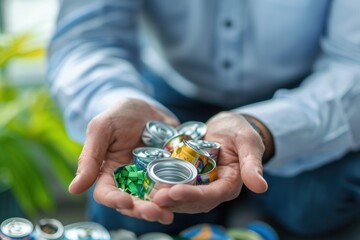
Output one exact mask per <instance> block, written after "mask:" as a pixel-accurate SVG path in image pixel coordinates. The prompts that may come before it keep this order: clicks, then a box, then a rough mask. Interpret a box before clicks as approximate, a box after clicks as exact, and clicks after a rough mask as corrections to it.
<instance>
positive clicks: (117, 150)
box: [69, 99, 178, 224]
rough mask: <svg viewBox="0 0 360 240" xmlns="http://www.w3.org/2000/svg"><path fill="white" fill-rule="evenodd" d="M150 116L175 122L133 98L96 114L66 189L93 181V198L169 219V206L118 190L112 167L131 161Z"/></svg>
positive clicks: (131, 213)
mask: <svg viewBox="0 0 360 240" xmlns="http://www.w3.org/2000/svg"><path fill="white" fill-rule="evenodd" d="M149 120H158V121H163V122H166V123H168V124H170V125H173V126H176V125H178V122H177V120H175V119H173V118H172V117H170V116H168V115H166V114H165V113H163V112H162V111H160V110H158V109H156V108H154V107H152V106H150V105H149V104H147V103H145V102H143V101H140V100H135V99H126V100H123V101H121V102H119V103H118V104H116V106H114V107H113V108H111V109H109V110H108V111H105V112H104V113H102V114H100V115H98V116H97V117H95V118H94V119H93V120H92V121H91V122H90V123H89V125H88V128H87V133H86V140H85V143H84V147H83V150H82V152H81V154H80V157H79V161H78V169H77V172H76V177H75V178H74V179H73V181H72V183H71V184H70V186H69V192H70V193H72V194H79V193H82V192H84V191H86V190H87V189H89V188H90V187H91V186H92V184H93V183H94V182H95V181H96V186H95V190H94V199H95V200H96V201H97V202H99V203H101V204H103V205H105V206H108V207H111V208H114V209H116V210H117V211H119V212H121V213H123V214H125V215H128V216H132V217H136V218H141V219H145V220H148V221H159V222H161V223H164V224H169V223H171V222H172V221H173V213H172V212H171V211H170V210H169V209H167V208H166V207H159V206H158V205H157V204H155V203H153V202H150V201H143V200H140V199H139V198H136V197H133V196H131V195H130V194H127V193H125V192H122V191H120V190H119V189H118V188H117V187H116V186H115V182H114V179H113V171H114V169H116V168H117V167H119V166H120V165H122V164H126V163H131V161H132V150H133V149H134V148H136V147H138V146H140V145H142V142H141V135H142V132H143V129H144V126H145V124H146V122H147V121H149Z"/></svg>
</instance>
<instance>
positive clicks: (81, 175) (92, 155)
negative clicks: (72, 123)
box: [69, 118, 111, 194]
mask: <svg viewBox="0 0 360 240" xmlns="http://www.w3.org/2000/svg"><path fill="white" fill-rule="evenodd" d="M104 123H105V121H103V120H101V118H95V119H93V120H92V121H91V122H90V124H89V125H88V129H87V134H86V140H85V143H84V147H83V149H82V152H81V154H80V157H79V160H78V168H77V171H76V177H75V178H74V179H73V181H72V182H71V183H70V186H69V192H70V193H72V194H78V193H82V192H84V191H86V190H87V189H89V188H90V187H91V186H92V184H93V183H94V182H95V180H96V179H97V176H98V175H99V171H100V167H101V165H102V162H103V160H104V159H105V155H106V152H107V149H108V146H109V142H110V137H111V134H110V132H111V131H110V129H109V128H108V127H107V125H106V124H104Z"/></svg>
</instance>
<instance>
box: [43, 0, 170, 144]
mask: <svg viewBox="0 0 360 240" xmlns="http://www.w3.org/2000/svg"><path fill="white" fill-rule="evenodd" d="M60 2H61V3H60V9H59V15H58V19H57V26H56V30H55V32H54V34H53V37H52V39H51V41H50V45H49V47H48V68H47V69H48V73H47V75H48V81H49V87H50V91H51V92H52V94H53V96H54V97H55V99H56V101H57V102H58V104H59V106H60V108H61V109H62V111H63V113H64V119H65V125H66V127H67V129H68V132H69V135H70V136H71V137H72V138H74V139H75V140H77V141H79V142H83V141H84V139H85V132H86V126H87V124H88V122H89V121H90V120H91V119H92V118H93V117H94V116H96V115H97V114H99V113H101V112H102V111H104V110H106V109H108V108H109V107H111V106H112V105H113V104H114V103H116V102H117V101H118V100H119V99H121V98H125V97H131V98H138V99H142V100H145V101H147V102H149V103H151V104H153V105H156V106H158V107H160V108H162V109H164V110H165V111H168V110H167V109H166V108H165V107H164V106H163V105H161V104H160V103H158V102H156V101H155V100H153V99H152V98H151V97H150V94H151V89H150V88H149V87H148V86H147V85H146V84H145V83H144V81H142V79H141V76H140V74H139V73H138V66H139V50H138V39H137V21H138V18H137V16H138V13H139V10H140V7H141V1H137V0H126V1H113V0H102V1H87V0H76V1H74V0H62V1H60Z"/></svg>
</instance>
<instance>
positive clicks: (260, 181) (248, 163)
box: [240, 155, 268, 193]
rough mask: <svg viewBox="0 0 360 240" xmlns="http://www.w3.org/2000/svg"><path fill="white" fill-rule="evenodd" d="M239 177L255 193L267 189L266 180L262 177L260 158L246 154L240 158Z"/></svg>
mask: <svg viewBox="0 0 360 240" xmlns="http://www.w3.org/2000/svg"><path fill="white" fill-rule="evenodd" d="M240 165H241V166H240V170H241V178H242V180H243V181H244V184H245V185H246V187H247V188H249V189H250V190H251V191H253V192H255V193H263V192H266V190H267V189H268V185H267V182H266V180H265V179H264V178H263V172H262V166H261V159H260V160H259V158H256V157H254V156H251V155H250V156H247V157H246V158H245V159H241V160H240Z"/></svg>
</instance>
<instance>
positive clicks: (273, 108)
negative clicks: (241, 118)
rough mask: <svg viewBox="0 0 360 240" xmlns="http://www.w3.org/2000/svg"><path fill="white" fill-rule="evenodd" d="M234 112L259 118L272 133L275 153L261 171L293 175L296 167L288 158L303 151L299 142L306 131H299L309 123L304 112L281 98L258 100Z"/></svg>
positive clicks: (299, 154) (292, 157)
mask: <svg viewBox="0 0 360 240" xmlns="http://www.w3.org/2000/svg"><path fill="white" fill-rule="evenodd" d="M233 111H235V112H238V113H241V114H247V115H250V116H253V117H255V118H257V119H259V120H260V121H261V122H262V123H264V124H265V126H266V127H267V128H268V129H269V131H270V132H271V134H272V136H273V141H274V148H275V153H274V156H273V157H272V158H271V159H270V160H269V161H268V162H267V163H266V164H265V165H264V170H265V171H267V172H269V173H272V174H275V175H293V174H295V173H291V170H292V169H293V170H295V168H293V166H291V165H292V164H293V162H292V161H289V160H291V159H294V158H296V157H297V156H301V154H302V147H301V146H299V142H300V143H301V142H302V138H304V134H306V132H305V133H304V132H302V131H306V128H304V126H305V125H306V124H308V123H309V122H307V121H306V120H305V119H307V117H306V116H304V113H302V112H301V111H298V110H296V109H294V105H291V104H290V103H289V102H288V101H286V100H282V99H272V100H268V101H264V102H259V103H256V104H251V105H247V106H244V107H240V108H237V109H234V110H233ZM304 140H305V139H304ZM305 141H306V140H305ZM291 146H299V147H297V148H294V147H291ZM289 170H290V171H289Z"/></svg>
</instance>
